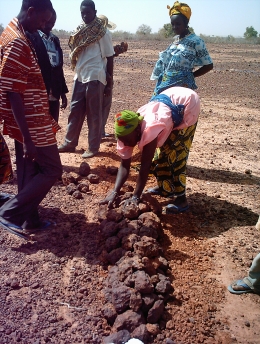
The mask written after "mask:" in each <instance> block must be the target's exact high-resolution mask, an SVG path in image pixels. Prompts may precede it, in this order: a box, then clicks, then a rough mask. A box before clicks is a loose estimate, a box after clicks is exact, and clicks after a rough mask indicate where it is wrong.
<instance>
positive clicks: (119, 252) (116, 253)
mask: <svg viewBox="0 0 260 344" xmlns="http://www.w3.org/2000/svg"><path fill="white" fill-rule="evenodd" d="M124 254H125V250H123V249H122V247H118V248H116V249H114V250H113V251H111V252H109V253H108V254H107V260H108V261H109V263H110V264H112V265H115V264H116V262H117V261H119V259H120V258H121V257H123V255H124Z"/></svg>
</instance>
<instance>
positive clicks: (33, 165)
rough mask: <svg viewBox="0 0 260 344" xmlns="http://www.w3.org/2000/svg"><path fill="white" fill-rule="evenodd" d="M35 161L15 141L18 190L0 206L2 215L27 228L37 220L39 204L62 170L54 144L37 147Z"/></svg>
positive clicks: (0, 214) (38, 222) (35, 224)
mask: <svg viewBox="0 0 260 344" xmlns="http://www.w3.org/2000/svg"><path fill="white" fill-rule="evenodd" d="M36 150H37V158H36V160H35V161H32V160H29V159H24V158H23V145H22V144H21V143H20V142H18V141H15V151H16V166H17V182H18V194H17V195H16V196H15V197H13V198H12V199H10V200H9V201H7V202H6V203H5V204H4V205H3V206H2V207H1V208H0V216H2V217H3V218H4V219H6V220H8V221H10V222H12V223H14V224H16V225H18V226H23V227H27V228H36V227H38V226H39V224H40V219H39V214H38V206H39V204H40V203H41V201H42V200H43V199H44V197H45V196H46V194H47V193H48V191H49V190H50V189H51V187H52V186H53V184H54V183H55V181H56V180H57V179H58V178H60V176H61V174H62V165H61V161H60V156H59V152H58V148H57V145H56V144H55V145H52V146H47V147H36Z"/></svg>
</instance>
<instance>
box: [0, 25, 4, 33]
mask: <svg viewBox="0 0 260 344" xmlns="http://www.w3.org/2000/svg"><path fill="white" fill-rule="evenodd" d="M3 31H4V26H3V24H0V35H1V34H2V32H3Z"/></svg>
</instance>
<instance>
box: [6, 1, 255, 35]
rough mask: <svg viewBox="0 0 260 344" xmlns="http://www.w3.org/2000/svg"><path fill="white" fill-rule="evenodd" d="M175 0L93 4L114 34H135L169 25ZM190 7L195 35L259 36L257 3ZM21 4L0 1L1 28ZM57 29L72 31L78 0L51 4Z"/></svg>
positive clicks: (77, 15) (197, 3) (199, 3)
mask: <svg viewBox="0 0 260 344" xmlns="http://www.w3.org/2000/svg"><path fill="white" fill-rule="evenodd" d="M174 1H175V0H96V1H94V2H95V4H96V9H97V14H104V15H106V16H107V17H108V19H109V20H111V21H112V22H114V23H115V24H117V28H116V30H123V31H129V32H132V33H135V32H136V30H137V28H138V27H139V26H140V25H142V24H146V25H149V26H150V27H151V28H152V32H157V31H158V30H159V29H160V28H162V27H163V25H164V24H166V23H168V22H169V15H168V10H167V8H166V6H167V5H172V4H173V3H174ZM184 2H187V3H188V5H189V6H190V7H191V10H192V16H191V20H190V26H192V27H193V28H194V30H195V33H196V34H197V35H199V34H205V35H210V36H211V35H214V36H228V35H232V36H235V37H243V35H244V32H245V30H246V27H248V26H253V27H254V29H255V30H256V31H258V33H260V0H246V1H245V0H186V1H184ZM21 4H22V0H0V23H1V24H3V25H4V27H5V26H6V25H7V24H8V23H9V21H10V20H11V19H12V18H13V17H15V16H17V14H18V13H19V11H20V7H21ZM52 4H53V7H54V8H55V10H56V12H57V22H56V25H55V28H56V29H64V30H67V31H71V30H73V29H74V28H75V27H76V26H77V25H78V24H79V22H80V21H81V17H80V11H79V8H80V4H81V0H53V1H52Z"/></svg>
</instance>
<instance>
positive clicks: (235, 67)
mask: <svg viewBox="0 0 260 344" xmlns="http://www.w3.org/2000/svg"><path fill="white" fill-rule="evenodd" d="M115 43H117V42H115ZM166 44H167V43H165V42H154V41H152V42H149V41H145V42H129V50H128V52H127V53H125V54H123V55H121V56H119V57H117V58H116V59H115V77H114V80H115V85H114V93H113V105H112V109H111V116H110V118H109V121H108V124H107V128H106V131H107V132H108V133H111V134H112V133H113V115H114V114H116V113H117V112H118V111H120V110H122V109H124V108H126V109H132V110H137V109H138V107H139V106H141V105H143V104H144V103H146V102H147V101H148V100H149V98H150V96H151V93H152V90H153V82H152V81H150V80H149V78H150V74H151V71H152V68H153V66H154V63H155V61H156V59H157V57H158V52H159V51H161V50H163V49H164V48H165V47H166ZM63 47H64V54H65V73H66V80H67V83H68V86H69V88H70V89H71V86H72V82H73V72H72V71H71V70H70V68H69V61H68V50H67V47H66V45H65V42H63ZM207 47H208V50H209V52H210V54H211V56H212V59H213V61H214V70H213V71H211V72H210V73H208V74H207V75H205V76H203V77H200V78H198V79H197V84H198V86H199V89H198V93H199V95H200V98H201V103H202V109H201V115H200V119H199V123H198V127H197V131H196V134H195V138H194V143H193V146H192V149H191V153H190V157H189V161H188V180H187V196H188V200H189V204H190V210H189V211H188V212H186V213H183V214H180V215H162V217H161V221H162V224H163V229H164V231H163V233H164V234H163V237H162V239H161V241H160V243H161V245H162V247H163V251H164V255H165V257H166V258H167V259H168V260H169V262H170V267H171V271H170V273H169V276H170V278H171V280H172V285H173V287H174V294H173V295H174V299H173V300H172V301H170V302H169V303H168V304H167V306H166V313H165V314H164V317H163V320H162V322H161V323H160V327H161V332H160V334H158V335H157V337H156V338H155V339H154V342H153V343H158V344H159V343H166V342H167V339H171V340H172V341H173V342H174V343H176V344H191V343H193V344H197V343H208V344H215V343H216V344H229V343H241V344H257V343H260V297H259V296H258V295H255V294H244V295H241V296H238V295H232V294H230V293H229V292H228V291H227V286H228V285H229V284H230V283H231V281H233V280H234V279H237V278H238V277H244V276H245V275H247V272H248V268H249V266H250V264H251V262H252V259H253V258H254V256H255V255H256V254H257V253H258V252H259V249H260V247H259V242H260V232H259V231H257V230H256V229H255V227H254V226H255V224H256V222H257V219H258V214H259V213H260V168H259V167H260V163H259V161H260V156H259V150H260V144H259V142H260V140H259V139H260V135H259V128H260V117H259V109H260V106H259V87H260V46H254V45H224V44H223V45H217V44H208V45H207ZM70 96H71V92H70V93H69V95H68V99H70ZM68 113H69V110H68V109H66V110H65V111H64V112H63V113H61V115H60V125H61V127H62V129H61V131H60V132H59V133H58V135H57V139H58V143H59V144H60V143H62V142H63V138H64V136H65V132H66V124H67V116H68ZM7 142H8V144H9V147H10V150H11V155H12V159H13V162H14V161H15V157H14V149H13V143H12V141H10V140H9V139H7ZM85 149H87V126H86V124H84V127H83V130H82V133H81V137H80V142H79V146H78V147H77V151H76V152H75V153H63V154H61V159H62V163H63V167H64V171H66V172H73V173H75V174H76V173H77V172H78V169H79V166H80V164H81V162H82V161H83V159H82V157H81V154H82V152H83V151H84V150H85ZM138 157H139V155H138V154H136V155H135V156H134V159H133V160H134V164H135V163H137V161H138ZM87 162H88V163H89V164H90V166H91V172H92V173H95V174H98V175H99V177H100V183H99V184H97V185H94V184H93V185H91V187H90V189H91V190H90V192H89V193H88V194H84V197H83V199H75V198H73V197H72V196H70V195H68V194H67V191H66V187H65V186H64V185H63V184H62V182H60V181H59V182H57V183H56V184H55V186H54V187H53V188H52V190H51V191H50V192H49V194H48V195H47V197H46V198H45V199H44V201H43V202H42V204H41V209H40V211H41V216H42V218H43V219H51V220H53V221H55V222H56V226H55V227H54V228H53V229H52V230H51V231H49V232H48V233H46V234H42V235H38V236H35V237H34V240H32V241H29V242H26V241H23V240H22V239H19V238H18V237H16V236H12V235H11V234H9V233H7V232H6V231H4V230H3V229H0V231H1V236H0V243H1V246H0V257H1V258H0V271H1V273H0V303H1V307H0V343H8V344H10V343H17V342H19V343H34V344H36V343H37V344H40V343H91V344H92V343H102V337H103V336H107V335H109V334H110V326H109V325H108V324H107V323H106V321H105V319H104V317H103V315H102V308H103V305H104V297H103V294H102V288H103V282H104V280H105V278H106V275H107V268H108V267H107V264H106V262H105V261H104V259H103V249H104V240H103V238H102V237H101V235H100V228H99V222H98V219H97V211H98V202H99V201H100V200H101V199H103V198H104V197H105V195H106V193H107V192H108V191H109V190H110V189H111V188H112V187H113V183H114V181H115V176H111V175H110V174H107V172H106V168H107V166H119V164H120V159H119V157H118V156H117V153H116V141H115V139H114V138H113V137H110V138H107V139H103V140H102V144H101V148H100V152H99V154H98V155H97V156H95V157H94V158H92V159H88V161H87ZM13 166H14V169H15V164H14V165H13ZM136 176H137V172H136V169H132V170H131V175H130V178H129V183H130V184H132V185H134V184H135V180H136ZM153 185H155V180H154V179H153V178H150V179H149V181H148V185H147V187H149V186H153ZM0 190H1V191H6V192H14V193H15V192H16V181H15V180H14V181H13V182H12V183H9V184H6V185H2V186H1V187H0ZM157 199H158V201H159V202H160V203H161V204H162V205H166V204H167V203H168V202H169V201H167V199H165V198H159V197H158V198H157Z"/></svg>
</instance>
